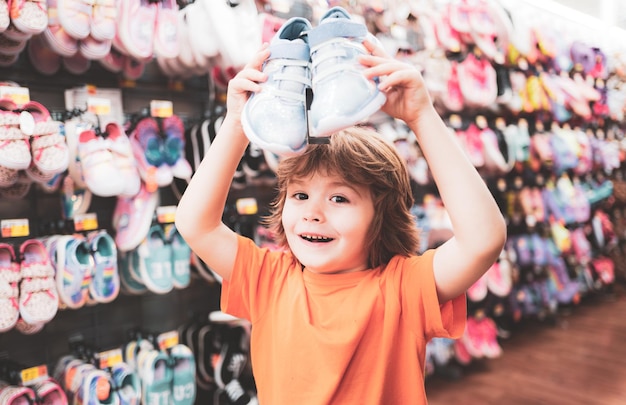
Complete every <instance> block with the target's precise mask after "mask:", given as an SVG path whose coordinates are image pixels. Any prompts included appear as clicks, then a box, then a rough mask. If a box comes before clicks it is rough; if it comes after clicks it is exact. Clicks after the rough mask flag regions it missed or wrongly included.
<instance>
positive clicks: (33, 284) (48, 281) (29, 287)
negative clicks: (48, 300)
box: [20, 277, 56, 294]
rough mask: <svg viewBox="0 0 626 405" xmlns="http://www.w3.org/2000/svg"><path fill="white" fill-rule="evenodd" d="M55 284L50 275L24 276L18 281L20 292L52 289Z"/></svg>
mask: <svg viewBox="0 0 626 405" xmlns="http://www.w3.org/2000/svg"><path fill="white" fill-rule="evenodd" d="M55 288H56V284H55V282H54V280H53V279H52V277H45V278H25V279H23V280H22V282H21V283H20V294H24V293H32V292H39V291H53V290H54V289H55Z"/></svg>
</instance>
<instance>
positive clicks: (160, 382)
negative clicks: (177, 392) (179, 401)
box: [137, 350, 173, 405]
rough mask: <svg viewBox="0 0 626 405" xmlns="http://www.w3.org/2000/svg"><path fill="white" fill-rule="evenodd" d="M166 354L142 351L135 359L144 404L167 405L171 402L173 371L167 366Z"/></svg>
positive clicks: (167, 357) (159, 351)
mask: <svg viewBox="0 0 626 405" xmlns="http://www.w3.org/2000/svg"><path fill="white" fill-rule="evenodd" d="M169 361H170V359H169V356H168V355H167V353H165V352H164V351H161V350H142V351H141V352H140V353H139V355H138V359H137V365H138V370H139V375H140V376H141V389H142V394H141V400H142V403H144V404H155V405H167V404H170V403H173V401H172V388H171V387H172V378H173V370H172V368H171V367H170V366H169V365H168V362H169Z"/></svg>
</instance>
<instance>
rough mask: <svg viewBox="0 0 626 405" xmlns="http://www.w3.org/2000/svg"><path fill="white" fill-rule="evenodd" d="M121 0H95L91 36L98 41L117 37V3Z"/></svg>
mask: <svg viewBox="0 0 626 405" xmlns="http://www.w3.org/2000/svg"><path fill="white" fill-rule="evenodd" d="M119 1H121V0H95V4H94V5H93V12H92V15H91V36H92V37H93V38H94V39H96V40H98V41H108V40H112V39H113V38H114V37H115V31H116V30H117V23H116V18H117V5H118V2H119Z"/></svg>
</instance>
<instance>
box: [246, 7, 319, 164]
mask: <svg viewBox="0 0 626 405" xmlns="http://www.w3.org/2000/svg"><path fill="white" fill-rule="evenodd" d="M310 30H311V23H310V22H309V21H308V20H305V19H304V18H300V17H294V18H292V19H290V20H289V21H287V22H286V23H285V24H284V25H283V26H282V27H281V28H280V30H278V32H277V33H276V35H275V36H274V38H273V39H272V41H271V43H270V47H269V49H270V57H269V59H268V60H267V61H266V62H265V65H264V66H263V72H264V73H265V74H267V75H268V80H267V81H266V82H265V83H263V84H262V88H263V91H261V92H260V93H258V94H253V95H252V96H251V97H250V99H249V100H248V102H247V103H246V105H245V108H244V110H243V112H242V115H241V122H242V125H243V128H244V131H245V133H246V136H247V137H248V138H249V139H250V141H251V142H254V143H255V144H257V145H259V147H261V148H263V149H267V150H269V151H272V152H273V153H276V154H278V155H289V154H294V153H298V152H300V151H301V150H302V149H303V148H304V146H305V145H306V134H307V121H306V100H305V91H306V89H307V87H310V86H311V72H310V63H309V52H310V49H309V44H308V42H307V41H308V39H307V36H306V35H307V33H308V32H309V31H310Z"/></svg>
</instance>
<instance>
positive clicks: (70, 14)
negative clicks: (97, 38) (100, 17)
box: [56, 0, 92, 39]
mask: <svg viewBox="0 0 626 405" xmlns="http://www.w3.org/2000/svg"><path fill="white" fill-rule="evenodd" d="M56 7H57V13H58V16H59V23H60V24H61V26H62V27H63V28H64V29H65V31H66V32H67V33H68V34H69V35H70V36H72V37H73V38H75V39H85V38H87V36H88V35H89V29H90V22H91V13H92V5H91V4H90V3H88V2H86V1H83V0H56Z"/></svg>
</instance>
